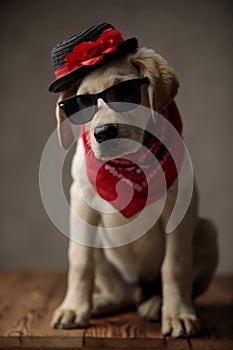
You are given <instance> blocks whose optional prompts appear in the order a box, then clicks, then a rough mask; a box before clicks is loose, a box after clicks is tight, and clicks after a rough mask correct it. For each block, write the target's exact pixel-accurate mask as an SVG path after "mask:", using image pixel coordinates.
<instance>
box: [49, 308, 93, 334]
mask: <svg viewBox="0 0 233 350" xmlns="http://www.w3.org/2000/svg"><path fill="white" fill-rule="evenodd" d="M89 318H90V312H80V311H78V310H76V309H69V308H63V307H59V308H57V309H56V310H55V312H54V314H53V318H52V321H51V327H53V328H58V329H72V328H83V327H87V326H88V321H89Z"/></svg>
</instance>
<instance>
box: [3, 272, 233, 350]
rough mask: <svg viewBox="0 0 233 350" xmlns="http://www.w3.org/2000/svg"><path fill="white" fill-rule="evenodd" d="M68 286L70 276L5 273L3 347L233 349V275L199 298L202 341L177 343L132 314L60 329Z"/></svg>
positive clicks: (223, 279) (215, 283)
mask: <svg viewBox="0 0 233 350" xmlns="http://www.w3.org/2000/svg"><path fill="white" fill-rule="evenodd" d="M65 287H66V282H65V275H64V274H58V273H53V274H51V273H50V274H40V273H36V274H34V273H1V274H0V347H1V348H5V349H6V348H11V349H14V348H28V349H29V348H36V347H43V348H48V349H51V348H52V349H61V348H63V349H64V348H66V349H74V348H80V347H83V348H84V349H86V350H88V349H89V350H90V349H92V350H94V349H102V348H104V349H115V350H116V349H122V348H127V349H128V350H131V349H138V350H139V349H167V350H170V349H174V350H179V349H201V350H205V349H211V350H215V349H219V350H225V349H229V350H232V349H233V277H218V278H216V279H215V280H214V282H213V283H212V285H211V287H210V288H209V290H208V292H207V293H206V294H205V295H203V296H202V297H201V298H199V299H198V300H197V305H198V307H197V308H198V313H199V316H200V318H201V320H202V323H203V326H204V333H203V335H202V337H200V338H195V339H171V338H170V337H163V336H162V335H161V333H160V324H159V323H149V322H146V321H144V320H142V319H141V318H140V317H139V316H138V315H137V314H136V313H134V312H128V313H123V314H120V315H115V316H111V317H105V318H99V319H92V320H91V326H90V327H89V328H87V329H79V330H54V329H51V328H50V326H49V323H50V319H51V315H52V312H53V310H54V309H55V308H56V307H57V306H58V305H59V303H60V301H61V300H62V297H63V296H64V292H65Z"/></svg>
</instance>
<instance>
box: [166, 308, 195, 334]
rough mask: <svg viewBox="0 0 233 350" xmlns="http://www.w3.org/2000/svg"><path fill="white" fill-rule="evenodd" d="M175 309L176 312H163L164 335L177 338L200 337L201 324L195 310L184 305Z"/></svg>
mask: <svg viewBox="0 0 233 350" xmlns="http://www.w3.org/2000/svg"><path fill="white" fill-rule="evenodd" d="M175 309H176V310H175V311H172V310H171V309H170V310H168V309H164V310H163V315H162V333H163V335H171V336H172V337H175V338H178V337H190V336H196V335H198V334H199V333H200V332H201V324H200V321H199V319H198V317H197V315H196V313H195V311H194V309H193V308H192V307H186V306H184V305H181V306H180V307H178V308H175Z"/></svg>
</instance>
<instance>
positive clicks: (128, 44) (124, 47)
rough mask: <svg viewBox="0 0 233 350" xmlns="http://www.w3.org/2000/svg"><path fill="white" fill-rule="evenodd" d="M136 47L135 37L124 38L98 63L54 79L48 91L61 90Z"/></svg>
mask: <svg viewBox="0 0 233 350" xmlns="http://www.w3.org/2000/svg"><path fill="white" fill-rule="evenodd" d="M137 47H138V41H137V39H136V38H130V39H127V40H125V41H124V42H123V43H121V44H119V45H118V47H117V51H115V52H111V53H109V54H107V55H105V56H104V57H103V59H102V60H101V62H100V63H98V64H96V65H93V66H82V67H79V68H77V69H75V70H73V71H72V72H70V73H68V74H66V75H64V76H63V77H61V78H58V79H56V80H54V81H53V82H52V83H51V84H50V85H49V91H50V92H61V91H63V90H64V89H65V88H67V87H68V86H69V85H70V84H72V83H74V82H75V81H76V80H78V79H79V78H82V77H84V76H85V75H86V74H88V73H90V72H92V71H93V70H95V69H96V68H98V67H100V66H102V65H103V64H105V63H107V62H110V61H112V60H113V59H116V58H118V57H121V56H123V55H125V54H127V53H131V52H134V51H135V50H136V49H137Z"/></svg>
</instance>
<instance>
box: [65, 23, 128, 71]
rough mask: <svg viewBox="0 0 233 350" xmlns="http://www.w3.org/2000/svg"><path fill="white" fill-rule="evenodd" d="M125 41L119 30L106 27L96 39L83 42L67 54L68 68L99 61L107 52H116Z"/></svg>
mask: <svg viewBox="0 0 233 350" xmlns="http://www.w3.org/2000/svg"><path fill="white" fill-rule="evenodd" d="M123 41H124V40H123V37H122V34H121V33H120V32H119V31H118V30H116V29H113V28H109V29H106V30H105V31H104V32H103V33H102V34H101V35H100V37H99V38H98V39H97V40H96V41H88V42H83V43H81V44H79V45H77V46H75V47H74V49H73V51H72V52H71V53H69V54H67V55H66V57H65V62H66V63H67V66H68V70H69V71H72V70H74V69H76V68H79V67H81V66H92V65H95V64H97V63H99V62H100V61H101V60H102V59H103V57H104V55H105V54H108V53H110V52H115V51H116V50H117V47H118V45H119V44H120V43H122V42H123Z"/></svg>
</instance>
